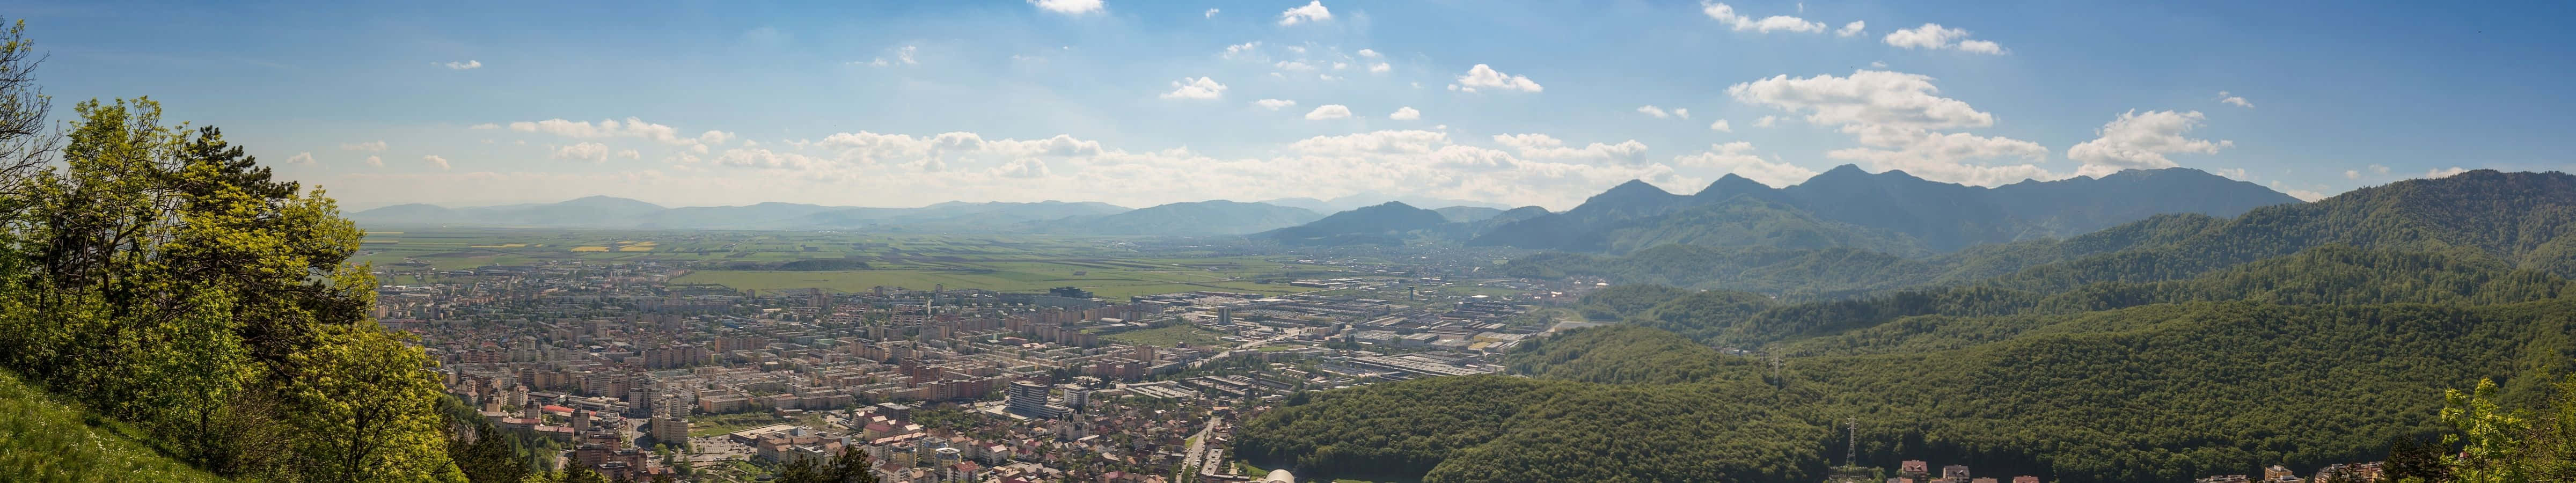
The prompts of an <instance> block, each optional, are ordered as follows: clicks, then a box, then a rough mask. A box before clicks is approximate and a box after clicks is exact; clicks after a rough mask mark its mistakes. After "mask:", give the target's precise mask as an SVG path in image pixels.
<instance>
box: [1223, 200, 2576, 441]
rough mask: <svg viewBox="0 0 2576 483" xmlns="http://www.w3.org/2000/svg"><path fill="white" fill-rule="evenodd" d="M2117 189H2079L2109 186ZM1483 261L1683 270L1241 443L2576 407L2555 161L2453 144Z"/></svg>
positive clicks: (2379, 419)
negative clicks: (2362, 181) (2159, 195)
mask: <svg viewBox="0 0 2576 483" xmlns="http://www.w3.org/2000/svg"><path fill="white" fill-rule="evenodd" d="M2159 175H2161V174H2159ZM2079 186H2081V185H2079ZM2085 189H2105V190H2107V189H2113V188H2108V187H2102V188H2085ZM1738 199H1740V198H1738ZM1766 202H1767V201H1766ZM1629 206H1636V205H1629ZM1729 206H1731V207H1728V208H1725V209H1731V210H1769V211H1774V213H1772V214H1774V215H1780V216H1785V215H1781V213H1779V212H1796V213H1812V212H1806V211H1803V210H1796V209H1794V208H1775V207H1766V206H1760V205H1754V204H1737V205H1729ZM2110 206H2111V205H2096V206H2093V207H2079V208H2072V209H2075V210H2095V211H2094V212H2096V213H2110V212H2123V211H2129V210H2126V209H2112V208H2110ZM2036 211H2041V212H2047V211H2052V210H2036ZM2014 216H2015V217H2021V216H2025V215H2014ZM2006 219H2008V220H2009V219H2014V218H2006ZM2021 219H2044V217H2030V218H2021ZM1820 233H1821V232H1820ZM1503 271H1504V272H1505V274H1507V275H1516V276H1524V277H1532V278H1561V277H1566V276H1575V275H1581V276H1592V277H1600V278H1606V279H1609V280H1610V281H1612V282H1615V283H1625V284H1666V285H1675V286H1679V287H1684V288H1682V289H1677V288H1673V287H1658V286H1649V285H1617V286H1611V287H1608V288H1604V289H1600V290H1596V291H1592V292H1590V293H1587V294H1585V295H1583V296H1582V297H1581V301H1580V302H1579V303H1578V304H1577V305H1576V306H1574V307H1572V308H1573V309H1574V312H1575V313H1577V314H1580V315H1581V316H1583V317H1586V318H1589V319H1593V320H1600V321H1605V322H1607V321H1615V322H1617V323H1615V324H1610V325H1606V326H1602V327H1591V328H1582V329H1573V330H1569V331H1558V332H1557V333H1556V334H1555V335H1553V336H1546V337H1538V338H1533V339H1531V340H1528V341H1525V342H1524V343H1522V344H1521V345H1520V346H1519V347H1518V348H1515V349H1514V350H1512V351H1511V352H1509V353H1508V354H1506V355H1504V356H1503V362H1504V365H1506V366H1508V367H1509V372H1510V374H1508V375H1497V376H1461V377H1439V378H1424V379H1416V380H1411V381H1404V382H1396V383H1382V384H1375V385H1369V386H1365V387H1361V388H1355V389H1341V390H1333V391H1326V392H1323V393H1319V394H1314V395H1311V396H1301V397H1297V398H1294V399H1291V400H1288V401H1283V403H1282V404H1281V406H1282V407H1281V408H1279V409H1276V410H1273V411H1270V412H1267V413H1263V414H1261V415H1259V416H1256V417H1253V418H1250V419H1248V420H1247V421H1245V422H1244V423H1243V425H1242V428H1241V429H1240V430H1239V431H1238V433H1237V434H1238V439H1237V446H1236V452H1237V454H1239V455H1241V456H1242V457H1244V458H1246V459H1248V460H1252V461H1254V462H1255V463H1256V464H1263V465H1264V466H1266V467H1279V466H1285V467H1289V468H1290V469H1292V470H1294V471H1296V472H1297V473H1298V475H1299V476H1301V477H1309V478H1315V479H1319V480H1321V479H1335V478H1342V477H1354V478H1368V479H1378V480H1389V479H1391V480H1401V481H1422V482H1425V483H1441V482H1452V481H1456V482H1467V481H1613V480H1616V481H1819V480H1826V479H1827V478H1826V476H1827V475H1829V474H1831V473H1832V472H1834V471H1835V470H1834V469H1833V468H1831V467H1829V466H1828V465H1831V464H1834V463H1835V462H1838V461H1842V460H1844V459H1846V458H1849V459H1850V460H1852V461H1855V462H1857V463H1859V464H1860V465H1861V466H1863V467H1875V468H1887V467H1890V466H1893V465H1895V464H1896V462H1898V461H1903V460H1933V461H1936V463H1934V464H1936V465H1946V464H1960V465H1967V466H1972V467H1974V468H1975V469H1976V471H1977V473H1979V474H1982V475H1990V476H1999V475H2034V476H2038V477H2039V478H2041V479H2042V480H2043V481H2099V482H2113V483H2127V482H2137V483H2144V482H2165V481H2189V480H2192V479H2194V478H2199V477H2202V476H2207V475H2227V474H2244V473H2246V472H2248V471H2252V470H2256V469H2260V468H2265V467H2268V466H2271V465H2281V466H2286V467H2288V468H2291V469H2295V470H2296V471H2299V472H2301V473H2309V472H2316V471H2319V470H2320V469H2322V468H2324V467H2326V466H2327V465H2329V464H2334V463H2349V462H2364V461H2390V462H2392V464H2391V466H2390V467H2391V468H2395V467H2396V466H2397V465H2396V464H2395V462H2397V461H2399V458H2398V457H2396V456H2391V453H2392V452H2393V451H2392V447H2396V448H2404V447H2405V446H2400V445H2393V444H2392V443H2390V441H2392V440H2398V439H2403V440H2406V441H2410V442H2411V441H2428V440H2436V439H2435V438H2437V437H2442V436H2456V435H2457V434H2458V433H2459V432H2468V431H2473V430H2471V429H2466V428H2468V426H2469V424H2472V423H2463V422H2460V421H2463V420H2460V419H2453V418H2457V416H2456V415H2457V414H2459V412H2461V411H2466V410H2464V409H2461V408H2462V407H2466V406H2471V405H2474V404H2479V403H2472V402H2468V399H2469V398H2470V397H2471V396H2470V395H2468V394H2463V393H2452V394H2450V395H2448V396H2447V397H2446V395H2445V394H2444V392H2443V391H2442V389H2444V388H2469V387H2482V388H2481V389H2480V390H2479V391H2477V392H2476V393H2475V396H2474V397H2475V398H2477V399H2480V400H2484V401H2492V402H2494V403H2496V404H2500V405H2501V407H2500V408H2498V409H2493V410H2496V411H2515V412H2514V413H2513V414H2538V415H2548V414H2559V415H2565V414H2576V413H2569V412H2567V411H2570V410H2571V408H2576V395H2571V393H2570V392H2568V391H2564V390H2561V389H2558V387H2559V385H2560V384H2569V385H2571V386H2568V387H2576V376H2571V373H2576V362H2571V361H2576V336H2571V334H2576V280H2572V279H2571V277H2576V176H2571V175H2569V174H2566V173H2557V172H2550V173H2504V172H2497V171H2492V170H2478V171H2469V172H2466V173H2462V174H2458V175H2454V176H2450V177H2446V178H2441V179H2418V180H2408V181H2400V182H2396V183H2391V184H2388V185H2383V186H2377V187H2369V188H2363V189H2359V190H2354V191H2351V192H2347V193H2344V194H2341V195H2337V196H2334V197H2330V198H2326V199H2323V200H2319V201H2316V202H2312V203H2290V204H2279V205H2272V206H2264V207H2259V208H2253V209H2250V210H2246V211H2244V212H2243V213H2241V214H2237V215H2235V216H2232V217H2222V216H2216V215H2213V214H2206V213H2196V212H2182V213H2168V214H2159V215H2153V216H2147V217H2145V218H2142V219H2138V220H2135V221H2131V222H2128V223H2124V224H2119V225H2116V226H2109V227H2107V228H2103V229H2100V230H2096V231H2093V232H2090V233H2084V234H2080V235H2075V236H2070V237H2064V238H2043V239H2032V240H2021V241H2013V242H2009V243H1992V244H1980V245H1975V246H1969V247H1965V248H1962V249H1958V250H1955V251H1951V252H1947V253H1940V254H1934V255H1922V256H1898V255H1893V254H1889V253H1885V252H1878V251H1872V250H1866V249H1860V248H1852V247H1834V248H1810V249H1791V248H1781V247H1776V246H1757V245H1736V246H1706V245H1688V244H1674V245H1663V246H1657V247H1653V248H1647V249H1643V250H1638V251H1635V252H1631V253H1627V254H1625V255H1620V256H1602V255H1592V254H1580V253H1561V252H1560V253H1546V254H1539V255H1533V256H1530V257H1525V258H1523V259H1520V260H1514V261H1512V262H1510V263H1509V264H1507V265H1506V266H1505V267H1504V269H1503ZM1689 288H1708V289H1710V290H1691V289H1689ZM1772 288H1782V289H1783V290H1771V289H1772ZM1799 290H1804V291H1805V292H1804V293H1800V292H1798V291H1799ZM1754 292H1770V293H1754ZM1783 292H1786V293H1785V294H1784V293H1783ZM1717 348H1740V349H1746V350H1749V351H1750V352H1737V351H1724V350H1720V349H1717ZM1730 352H1732V353H1731V354H1730ZM1745 354H1762V355H1761V356H1748V355H1745ZM2481 381H2492V385H2486V384H2482V382H2481ZM2490 391H2492V394H2490V393H2489V392H2490ZM2551 398H2556V399H2557V400H2558V402H2556V403H2555V404H2556V405H2555V406H2543V404H2548V403H2545V401H2547V400H2549V399H2551ZM2535 410H2536V411H2535ZM2535 417H2537V416H2535ZM2467 421H2484V420H2475V419H2472V420H2467ZM2559 421H2560V423H2557V424H2564V421H2566V419H2564V417H2563V416H2562V417H2560V419H2559ZM2455 424H2456V425H2457V426H2455ZM2536 424H2542V425H2544V426H2540V427H2553V428H2556V427H2564V426H2545V425H2547V424H2551V423H2536ZM2534 434H2539V433H2534ZM2534 441H2540V440H2539V439H2534ZM2547 441H2552V442H2550V443H2545V444H2556V443H2555V441H2557V440H2547ZM2409 444H2418V443H2409ZM1567 448H1582V450H1581V451H1567V450H1566V449H1567ZM2446 450H2447V449H2445V448H2435V449H2427V450H2422V451H2427V452H2431V453H2435V454H2438V453H2441V452H2444V451H2446ZM2526 454H2545V453H2526ZM2557 454H2567V453H2557ZM1846 455H1849V456H1846ZM2416 461H2423V460H2416ZM1274 465H1275V466H1274ZM2553 474H2554V475H2555V474H2563V473H2553ZM2542 479H2546V480H2549V481H2567V480H2565V478H2560V477H2556V476H2552V477H2549V478H2538V479H2535V481H2538V480H2542ZM1869 481H1874V479H1871V480H1869ZM2338 481H2340V479H2338Z"/></svg>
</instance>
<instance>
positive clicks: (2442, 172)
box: [2424, 166, 2469, 179]
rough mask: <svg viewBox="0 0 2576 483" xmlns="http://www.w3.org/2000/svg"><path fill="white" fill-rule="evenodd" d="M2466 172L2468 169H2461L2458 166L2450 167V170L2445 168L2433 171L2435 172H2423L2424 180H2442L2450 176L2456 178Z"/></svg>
mask: <svg viewBox="0 0 2576 483" xmlns="http://www.w3.org/2000/svg"><path fill="white" fill-rule="evenodd" d="M2466 172H2469V169H2468V168H2462V167H2458V166H2452V167H2450V168H2445V169H2435V170H2428V171H2425V172H2424V179H2442V178H2448V177H2452V176H2458V175H2459V174H2460V173H2466Z"/></svg>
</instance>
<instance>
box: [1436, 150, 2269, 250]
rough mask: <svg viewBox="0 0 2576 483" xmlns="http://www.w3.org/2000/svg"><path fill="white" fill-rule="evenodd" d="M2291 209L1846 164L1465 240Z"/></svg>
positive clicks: (2127, 188)
mask: <svg viewBox="0 0 2576 483" xmlns="http://www.w3.org/2000/svg"><path fill="white" fill-rule="evenodd" d="M1742 199H1751V200H1759V201H1762V202H1768V203H1770V204H1771V205H1770V206H1773V207H1774V208H1772V209H1769V210H1762V211H1760V212H1744V211H1741V210H1719V211H1717V212H1698V213H1690V211H1691V209H1692V208H1694V207H1701V206H1711V205H1720V204H1728V203H1743V202H1742V201H1739V200H1742ZM2294 203H2298V200H2297V199H2293V198H2290V197H2289V196H2288V195H2283V194H2280V193H2278V192H2274V191H2272V190H2270V189H2266V188H2263V187H2262V186H2258V185H2255V184H2252V183H2246V182H2242V181H2236V180H2231V179H2227V178H2224V177H2220V176H2217V175H2212V174H2209V173H2205V172H2201V171H2198V170H2191V169H2183V168H2170V169H2161V170H2128V171H2122V172H2119V173H2114V174H2110V175H2105V176H2102V177H2100V178H2087V177H2078V178H2071V179H2066V180H2059V181H2024V182H2021V183H2015V184H2011V185H2005V186H1998V187H1993V188H1982V187H1973V186H1965V185H1958V184H1951V183H1941V182H1935V181H1929V180H1925V179H1922V178H1917V177H1914V176H1913V175H1909V174H1906V173H1905V172H1903V171H1887V172H1882V173H1875V174H1873V173H1868V172H1865V171H1862V170H1861V169H1860V168H1858V167H1855V166H1851V165H1844V166H1841V167H1837V168H1834V169H1833V170H1830V171H1826V172H1825V173H1823V174H1819V175H1816V176H1815V177H1813V178H1810V179H1808V180H1806V181H1805V182H1803V183H1800V184H1796V185H1791V186H1786V187H1780V188H1772V187H1769V186H1764V185H1762V184H1760V183H1755V182H1753V181H1751V180H1747V179H1744V178H1741V177H1736V176H1733V175H1729V176H1727V177H1723V178H1720V179H1718V180H1717V181H1715V182H1712V183H1710V184H1709V185H1708V187H1706V188H1703V189H1701V190H1700V191H1699V192H1697V193H1694V194H1691V195H1687V196H1685V195H1678V194H1673V193H1669V192H1665V191H1663V190H1662V189H1659V188H1655V187H1654V186H1652V185H1648V184H1645V183H1642V182H1636V181H1630V182H1628V183H1624V184H1621V185H1619V186H1616V187H1613V188H1611V189H1610V190H1609V191H1605V192H1603V193H1602V194H1600V195H1596V196H1594V197H1592V198H1590V199H1587V200H1585V201H1584V203H1583V205H1581V206H1577V207H1575V208H1574V209H1572V210H1567V211H1566V212H1565V213H1561V214H1556V215H1553V216H1548V217H1540V218H1535V219H1532V220H1529V221H1526V222H1522V223H1515V224H1509V225H1504V226H1501V227H1497V228H1495V229H1494V230H1493V231H1490V232H1484V233H1479V234H1478V235H1477V236H1475V237H1474V238H1473V239H1472V240H1470V241H1469V243H1471V244H1477V245H1500V246H1513V247H1520V248H1534V249H1550V250H1567V251H1578V252H1610V253H1627V252H1631V251H1634V250H1639V249H1644V248H1648V247H1653V246H1657V245H1661V244H1664V243H1672V242H1676V241H1675V240H1690V239H1694V237H1680V238H1675V237H1671V236H1661V237H1659V236H1656V235H1657V234H1670V233H1680V232H1698V233H1706V234H1709V236H1706V237H1704V239H1705V240H1706V241H1704V242H1690V243H1699V244H1709V245H1715V246H1729V247H1742V246H1760V247H1768V248H1837V247H1843V248H1866V249H1873V250H1877V251H1888V250H1883V249H1879V248H1873V247H1886V246H1909V247H1910V246H1916V245H1919V247H1920V248H1913V249H1916V250H1929V251H1935V252H1947V251H1952V250H1958V249H1960V248H1965V247H1969V246H1974V245H1979V244H1991V243H2006V242H2013V241H2019V240H2033V239H2044V238H2052V237H2068V236H2075V235H2079V234H2083V233H2087V232H2092V231H2095V230H2100V229H2103V228H2106V227H2110V226H2113V225H2117V224H2121V223H2126V222H2130V221H2135V220H2139V219H2143V218H2146V217H2149V216H2153V215H2158V214H2165V213H2198V214H2204V215H2210V216H2222V217H2224V216H2235V215H2236V214H2239V213H2243V212H2245V211H2246V210H2249V209H2253V208H2256V207H2262V206H2271V205H2279V204H2294ZM1777 212H1789V213H1792V214H1791V215H1788V216H1790V217H1796V218H1807V219H1810V220H1807V221H1800V222H1799V223H1800V225H1798V226H1793V227H1788V228H1786V229H1789V230H1817V229H1834V230H1840V228H1814V227H1811V226H1810V225H1816V224H1823V225H1826V226H1848V227H1855V228H1853V229H1852V230H1856V231H1858V232H1860V233H1869V234H1870V236H1868V237H1866V238H1865V239H1842V240H1834V239H1799V238H1796V237H1788V238H1782V237H1779V236H1778V235H1777V234H1776V233H1774V228H1778V227H1774V226H1771V225H1770V223H1777V222H1779V221H1780V220H1778V218H1779V217H1780V216H1781V215H1776V214H1774V213H1777ZM1738 216H1740V217H1741V218H1738ZM1834 242H1857V243H1860V244H1833V243H1834ZM1745 243H1757V244H1755V245H1746V244H1745Z"/></svg>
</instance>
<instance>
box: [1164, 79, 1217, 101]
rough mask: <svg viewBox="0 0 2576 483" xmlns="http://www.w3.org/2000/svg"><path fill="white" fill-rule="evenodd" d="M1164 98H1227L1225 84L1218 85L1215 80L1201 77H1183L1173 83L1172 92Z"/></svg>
mask: <svg viewBox="0 0 2576 483" xmlns="http://www.w3.org/2000/svg"><path fill="white" fill-rule="evenodd" d="M1162 97H1163V98H1164V99H1215V98H1219V97H1225V84H1218V83H1216V80H1215V79H1210V78H1206V77H1200V78H1197V79H1191V78H1187V77H1183V78H1181V80H1177V81H1172V91H1171V92H1165V93H1163V96H1162Z"/></svg>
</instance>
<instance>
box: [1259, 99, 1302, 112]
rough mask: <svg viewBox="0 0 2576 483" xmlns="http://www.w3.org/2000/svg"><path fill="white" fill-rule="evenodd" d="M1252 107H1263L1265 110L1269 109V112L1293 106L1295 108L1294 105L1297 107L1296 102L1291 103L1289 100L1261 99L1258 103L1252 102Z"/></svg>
mask: <svg viewBox="0 0 2576 483" xmlns="http://www.w3.org/2000/svg"><path fill="white" fill-rule="evenodd" d="M1252 105H1255V106H1261V107H1263V108H1266V109H1269V110H1273V111H1276V110H1279V109H1281V108H1286V107H1293V106H1296V105H1297V101H1291V100H1287V99H1262V100H1258V101H1252Z"/></svg>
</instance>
